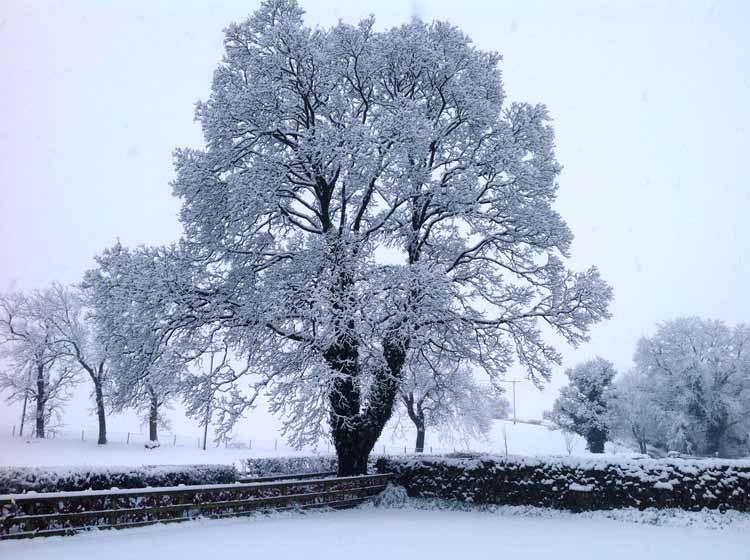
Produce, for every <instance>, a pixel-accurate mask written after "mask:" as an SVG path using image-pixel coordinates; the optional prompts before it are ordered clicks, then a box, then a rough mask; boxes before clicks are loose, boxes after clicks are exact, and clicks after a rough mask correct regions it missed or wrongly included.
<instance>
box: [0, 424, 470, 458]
mask: <svg viewBox="0 0 750 560" xmlns="http://www.w3.org/2000/svg"><path fill="white" fill-rule="evenodd" d="M0 433H4V434H8V435H9V436H11V437H13V438H19V437H22V438H25V439H35V438H36V432H35V430H34V428H33V426H26V427H25V428H24V431H23V435H21V433H20V429H19V426H17V425H13V426H2V427H1V428H0ZM98 435H99V432H98V430H97V429H96V428H91V427H82V428H71V427H57V426H53V427H49V428H46V429H45V438H44V439H48V440H66V441H82V442H96V441H97V439H98ZM158 441H159V445H160V446H161V447H177V448H192V449H202V448H203V435H202V434H185V433H174V432H168V431H161V432H160V433H159V439H158ZM107 443H118V444H125V445H134V446H144V445H146V444H148V443H150V439H149V435H148V433H144V432H142V431H117V430H107ZM222 449H233V450H244V451H247V452H248V453H249V454H251V455H272V456H273V455H279V456H281V455H301V454H312V455H330V454H334V453H335V449H334V447H333V445H332V444H331V442H330V441H327V440H321V441H320V442H319V443H318V445H313V446H308V447H305V448H302V449H297V448H294V447H292V446H290V445H288V444H287V443H286V442H285V441H284V440H283V439H281V438H254V437H250V436H247V437H243V436H240V435H233V436H230V437H227V438H223V439H222V440H221V441H218V442H217V441H212V440H211V439H210V438H209V440H208V441H207V442H206V450H207V451H210V450H222ZM466 450H467V448H465V446H452V447H450V446H449V447H446V446H433V445H425V446H424V453H429V454H441V455H442V454H446V453H457V452H461V451H466ZM414 452H415V448H414V445H409V444H405V443H378V444H376V445H375V447H374V449H373V450H372V453H373V454H374V455H407V454H411V453H414Z"/></svg>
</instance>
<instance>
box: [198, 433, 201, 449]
mask: <svg viewBox="0 0 750 560" xmlns="http://www.w3.org/2000/svg"><path fill="white" fill-rule="evenodd" d="M200 448H201V437H200V436H198V449H200Z"/></svg>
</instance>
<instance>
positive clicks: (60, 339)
mask: <svg viewBox="0 0 750 560" xmlns="http://www.w3.org/2000/svg"><path fill="white" fill-rule="evenodd" d="M86 297H87V294H86V293H85V292H83V291H82V290H81V289H80V288H69V287H66V286H61V285H59V284H54V285H53V286H52V288H51V289H50V290H48V291H47V292H45V295H44V298H43V300H42V301H41V302H40V305H41V306H42V307H43V313H45V314H46V315H47V317H48V319H47V320H48V321H49V324H50V325H51V326H52V329H53V342H54V345H55V349H56V350H57V351H58V352H59V354H60V355H62V356H66V357H67V358H68V359H70V360H71V361H72V362H73V363H75V364H77V366H78V367H79V368H80V369H81V370H83V371H84V372H85V373H86V375H87V376H88V378H89V379H90V380H91V384H92V391H91V392H92V395H93V397H94V404H95V406H96V416H97V420H98V422H99V433H98V438H97V443H98V444H99V445H104V444H106V443H107V412H106V409H105V398H107V396H108V392H109V385H110V375H109V374H110V372H109V355H108V348H107V343H106V340H104V339H103V338H102V337H99V336H97V334H98V333H97V332H96V329H95V328H94V321H93V319H92V317H91V316H90V315H91V309H90V308H89V307H88V306H87V303H86Z"/></svg>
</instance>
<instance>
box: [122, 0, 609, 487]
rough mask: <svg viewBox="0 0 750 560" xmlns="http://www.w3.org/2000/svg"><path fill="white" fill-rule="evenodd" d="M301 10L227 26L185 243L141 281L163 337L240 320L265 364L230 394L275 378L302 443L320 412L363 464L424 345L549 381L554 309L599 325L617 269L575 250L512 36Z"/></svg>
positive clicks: (554, 356) (342, 469)
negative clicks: (577, 259) (507, 62)
mask: <svg viewBox="0 0 750 560" xmlns="http://www.w3.org/2000/svg"><path fill="white" fill-rule="evenodd" d="M302 16H303V11H302V10H301V9H300V7H299V6H298V5H297V3H296V2H295V1H293V0H270V1H266V2H264V3H263V4H262V6H261V8H260V9H259V10H258V11H257V12H256V13H255V14H253V15H252V16H251V17H250V18H249V19H248V20H247V21H244V22H242V23H239V24H231V25H230V26H229V27H228V28H227V30H226V38H225V56H224V59H223V61H222V63H221V64H220V66H219V67H218V68H217V70H216V72H215V74H214V79H213V84H212V92H211V96H210V98H209V99H208V101H207V102H204V103H200V104H199V105H198V108H197V118H198V119H199V120H200V122H201V124H202V127H203V132H204V136H205V142H206V147H205V149H203V150H195V149H182V150H177V152H176V156H175V157H176V170H177V178H176V180H175V182H174V184H173V187H174V192H175V194H176V195H177V196H178V197H180V199H181V200H182V209H181V212H180V218H181V221H182V223H183V227H184V239H183V241H182V243H181V244H180V245H179V246H178V247H177V248H176V249H175V254H174V255H173V257H175V258H177V259H178V260H179V263H180V264H179V266H177V265H175V266H174V267H173V268H170V271H169V274H170V278H169V280H168V281H167V280H164V281H162V282H161V283H160V284H159V288H158V295H153V296H150V295H147V294H143V293H139V291H138V289H137V288H136V289H135V293H134V295H133V298H132V299H138V298H139V297H141V298H143V299H144V300H145V301H146V302H147V303H146V304H145V305H148V304H149V302H153V301H154V300H155V298H158V299H159V300H160V301H161V302H162V309H163V312H164V317H165V318H168V319H169V320H168V324H165V325H160V326H159V327H158V329H157V330H158V331H159V337H160V339H161V340H166V339H168V340H170V341H174V340H178V339H179V340H181V342H180V344H184V345H186V346H190V345H191V344H194V345H195V346H196V347H198V348H204V349H205V348H207V347H209V346H210V345H211V344H214V343H215V341H216V339H217V338H218V339H219V340H227V341H228V342H229V343H230V345H231V347H232V348H233V350H234V353H235V356H236V357H237V358H238V359H241V363H242V368H241V372H242V373H243V374H244V375H251V376H252V379H253V381H252V384H251V387H250V389H251V391H250V393H249V395H250V396H249V397H243V396H240V395H239V393H238V394H237V396H236V401H235V404H236V405H237V406H238V407H239V408H242V406H246V405H247V403H248V402H252V399H253V395H255V394H257V393H258V392H259V391H263V392H265V393H267V394H268V395H269V398H270V400H271V406H272V408H274V410H277V411H280V412H283V413H284V414H285V418H286V422H287V423H286V429H287V433H288V434H289V436H290V438H291V440H292V441H293V442H294V443H304V442H306V441H315V440H317V438H319V437H320V435H321V433H323V432H324V430H325V428H324V422H325V420H327V421H328V426H329V428H328V429H329V431H330V435H331V437H332V439H333V443H334V445H335V448H336V452H337V455H338V460H339V473H340V474H342V475H345V474H359V473H363V472H365V471H366V467H367V458H368V455H369V453H370V451H371V449H372V447H373V445H374V444H375V441H376V440H377V439H378V437H379V436H380V434H381V432H382V429H383V427H384V425H385V423H386V422H387V421H388V419H389V418H390V417H391V414H392V412H393V408H394V404H395V402H396V399H397V396H398V393H399V389H400V387H401V385H402V383H403V381H404V376H405V371H404V365H405V364H406V363H407V362H408V361H409V359H410V356H411V355H413V354H415V353H417V352H419V353H421V354H422V355H426V356H429V357H431V359H433V358H435V359H434V361H438V360H437V359H436V358H437V356H439V355H441V356H450V357H451V360H452V361H453V362H456V363H460V364H461V365H462V366H464V365H466V366H470V365H473V366H475V367H477V368H479V369H481V370H484V371H485V372H486V373H487V374H489V375H490V376H491V377H493V378H497V377H499V376H502V375H503V374H504V373H505V372H506V371H507V369H508V368H509V367H510V365H511V364H512V363H513V362H514V361H515V360H516V359H517V360H518V361H519V362H520V363H521V364H522V366H523V367H525V368H526V371H527V373H528V375H529V377H530V378H532V379H533V380H534V381H535V382H537V383H541V382H543V381H544V380H545V379H547V378H548V377H549V375H550V369H551V366H552V365H553V364H555V363H558V362H559V359H560V356H559V354H558V352H557V351H556V350H555V349H554V348H553V347H552V346H550V345H549V344H548V343H546V342H545V341H544V340H543V337H542V333H541V329H540V326H541V325H542V324H543V325H545V326H546V327H549V328H550V329H552V330H553V331H556V332H557V333H558V334H560V335H562V337H563V338H564V339H565V340H567V341H568V342H569V343H571V344H578V343H579V342H581V341H584V340H586V338H587V332H588V330H589V328H590V326H591V325H592V324H594V323H596V322H597V321H600V320H602V319H604V318H606V317H608V316H609V314H608V310H607V307H608V304H609V301H610V298H611V290H610V288H609V286H608V285H607V284H606V283H605V282H604V281H602V280H601V278H600V276H599V273H598V272H597V270H596V269H595V268H591V269H589V270H588V271H586V272H581V273H575V272H571V271H569V270H567V269H566V268H565V266H564V262H563V259H564V258H565V257H567V256H568V251H569V248H570V243H571V240H572V234H571V232H570V230H569V229H568V227H567V225H566V224H565V222H564V221H563V219H562V218H561V217H560V215H559V214H558V213H557V212H556V211H555V210H554V209H553V203H554V201H555V196H556V192H557V184H556V177H557V174H558V173H559V171H560V166H559V164H558V163H557V161H556V160H555V157H554V152H553V148H554V140H553V132H552V128H551V126H550V124H549V117H548V115H547V111H546V109H545V108H544V107H543V106H541V105H529V104H525V103H507V102H506V100H505V94H504V91H503V87H502V81H501V76H500V69H499V67H498V65H499V62H500V56H499V55H498V54H496V53H491V52H484V51H481V50H479V49H477V48H475V47H474V46H473V45H472V44H471V41H470V40H469V38H468V37H466V36H465V35H464V34H463V33H461V32H460V31H459V30H458V29H456V28H455V27H452V26H451V25H449V24H447V23H443V22H436V23H432V24H426V23H423V22H420V21H412V22H411V23H409V24H406V25H402V26H400V27H397V28H393V29H390V30H387V31H376V30H375V27H374V21H373V19H366V20H364V21H362V22H360V23H359V24H357V25H348V24H344V23H340V24H338V25H336V26H335V27H333V28H331V29H315V30H312V29H310V28H308V27H306V26H305V25H304V23H303V20H302ZM207 340H208V341H209V345H208V346H207V345H206V341H207Z"/></svg>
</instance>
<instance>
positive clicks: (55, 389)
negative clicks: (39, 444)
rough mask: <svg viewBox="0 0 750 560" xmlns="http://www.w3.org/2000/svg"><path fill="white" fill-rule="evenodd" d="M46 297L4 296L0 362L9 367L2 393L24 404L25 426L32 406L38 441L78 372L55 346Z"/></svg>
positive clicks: (0, 381) (2, 376)
mask: <svg viewBox="0 0 750 560" xmlns="http://www.w3.org/2000/svg"><path fill="white" fill-rule="evenodd" d="M48 296H49V293H45V292H35V293H34V294H32V295H31V296H25V295H23V294H18V293H16V294H7V295H2V296H0V358H3V359H5V360H6V363H7V368H6V369H5V370H4V371H3V372H2V373H0V389H3V390H4V391H6V392H7V393H8V400H9V401H10V402H16V401H18V402H20V401H23V402H24V412H23V416H24V418H23V419H22V421H24V420H26V416H27V414H28V413H29V411H27V407H26V403H27V402H29V401H31V402H32V403H33V404H34V411H33V418H34V420H35V428H34V433H35V434H36V437H38V438H44V437H45V436H46V428H47V425H48V423H49V420H50V419H51V418H52V417H53V416H54V415H55V414H57V413H58V412H59V410H60V408H61V407H62V405H63V404H64V403H65V402H66V401H67V400H68V398H69V396H70V391H71V390H72V388H73V387H74V386H75V385H76V383H77V382H78V378H77V375H76V371H75V369H74V368H73V367H71V363H70V361H69V360H67V359H66V356H65V355H64V353H62V352H61V351H60V348H59V347H58V345H56V344H55V329H54V326H53V325H52V323H51V321H50V320H49V315H48V314H47V313H46V310H45V308H44V305H43V302H44V301H45V300H46V298H47V297H48Z"/></svg>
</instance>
